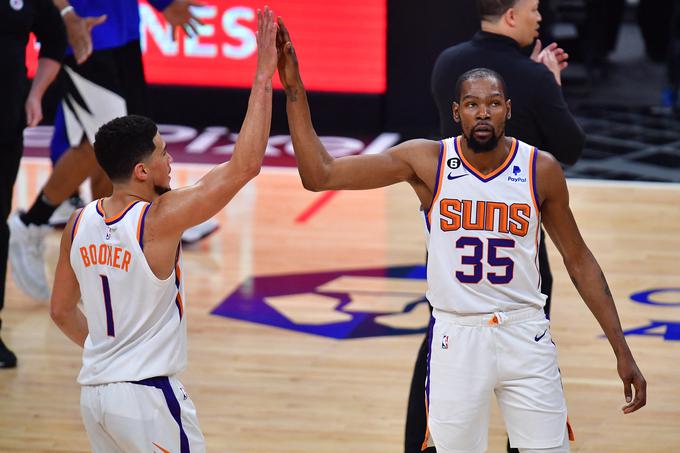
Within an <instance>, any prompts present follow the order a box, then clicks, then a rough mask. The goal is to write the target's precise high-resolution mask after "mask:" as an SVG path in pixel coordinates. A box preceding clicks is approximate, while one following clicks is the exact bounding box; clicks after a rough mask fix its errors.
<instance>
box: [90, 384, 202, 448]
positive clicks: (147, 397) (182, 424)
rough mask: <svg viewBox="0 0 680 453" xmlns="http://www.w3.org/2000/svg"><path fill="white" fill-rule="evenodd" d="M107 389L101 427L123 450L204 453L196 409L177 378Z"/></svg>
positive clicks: (108, 387)
mask: <svg viewBox="0 0 680 453" xmlns="http://www.w3.org/2000/svg"><path fill="white" fill-rule="evenodd" d="M105 390H106V391H105V393H103V397H102V408H103V410H102V424H103V427H104V429H105V430H106V432H107V433H108V434H109V435H110V436H111V438H112V439H113V440H114V441H115V443H116V444H117V445H119V446H120V448H121V449H122V450H123V451H125V452H131V453H132V452H139V453H143V452H148V451H152V450H154V451H155V450H161V451H163V449H165V450H167V451H172V452H180V451H181V452H185V451H192V452H197V453H199V452H203V451H205V440H204V438H203V434H202V433H201V431H200V429H199V427H198V419H197V418H196V408H195V407H194V405H193V403H192V402H191V399H190V398H189V396H188V395H187V394H186V392H184V390H183V388H182V386H181V384H180V383H179V381H178V380H177V379H175V378H172V377H170V378H168V377H156V378H150V379H144V380H143V381H137V382H136V383H132V382H119V383H115V384H109V385H107V386H106V389H105ZM154 447H156V448H155V449H154Z"/></svg>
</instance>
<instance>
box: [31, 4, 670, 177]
mask: <svg viewBox="0 0 680 453" xmlns="http://www.w3.org/2000/svg"><path fill="white" fill-rule="evenodd" d="M260 3H261V2H256V1H251V0H243V1H233V0H226V1H210V2H206V5H205V6H202V7H198V8H197V9H196V15H197V16H198V17H200V18H201V20H202V21H203V24H204V25H203V26H201V27H200V28H199V36H197V37H193V38H191V37H188V36H186V35H181V36H180V37H179V39H177V40H173V39H172V38H171V33H170V27H169V25H168V24H167V23H165V21H164V19H163V16H162V15H161V14H160V13H158V12H157V11H156V10H154V9H153V8H152V7H151V6H150V5H149V4H147V3H145V2H144V1H140V3H139V8H140V15H141V36H142V39H141V43H142V48H143V54H144V64H145V72H146V78H147V81H148V82H149V83H150V89H149V96H150V99H149V100H150V105H151V108H152V109H153V117H154V120H156V121H157V122H158V123H161V124H163V125H167V126H164V127H163V129H162V130H163V131H164V135H166V138H167V139H168V142H169V143H170V145H171V150H172V151H173V152H174V154H175V158H176V159H177V160H179V161H197V162H213V161H221V160H223V159H224V156H225V154H227V155H228V154H229V152H230V147H229V145H230V144H233V140H234V138H235V135H233V134H234V133H235V132H237V131H238V129H239V128H240V124H241V121H242V118H243V113H244V112H245V108H246V104H247V97H248V87H249V86H250V81H251V78H252V74H253V73H254V67H255V52H256V46H255V34H254V30H255V24H256V17H255V11H256V8H258V7H262V5H261V4H260ZM269 3H271V6H272V7H273V9H274V11H275V13H276V14H279V15H281V16H283V17H284V18H285V19H286V21H287V24H288V26H289V29H290V30H291V33H292V35H293V37H294V39H295V43H296V48H297V51H298V54H299V56H300V61H301V67H302V74H303V77H304V81H305V85H306V87H307V89H308V90H309V91H310V92H311V95H310V98H311V99H310V100H311V107H312V109H313V117H314V121H315V126H316V128H317V131H318V132H319V134H321V135H325V136H331V137H337V138H336V139H330V140H329V142H328V143H329V145H330V147H331V148H333V150H334V151H333V152H334V153H337V154H338V155H344V154H352V153H357V152H363V151H364V150H365V148H366V147H369V146H371V145H373V149H375V148H382V147H385V146H389V145H391V144H393V143H395V142H396V141H398V140H402V139H406V138H412V137H428V138H439V137H438V136H437V134H438V129H437V128H438V122H437V113H436V110H435V106H434V103H433V101H432V96H431V94H430V75H431V70H432V66H433V64H434V61H435V59H436V58H437V56H438V55H439V53H440V52H441V51H442V50H443V49H445V48H446V47H449V46H451V45H454V44H456V43H459V42H462V41H465V40H467V39H469V38H470V37H471V36H472V34H473V33H474V32H475V31H476V30H477V29H478V27H479V19H478V16H477V13H476V10H475V7H474V2H473V1H470V0H453V1H422V2H418V3H417V4H416V3H414V2H412V1H408V0H361V1H356V0H347V1H342V2H333V4H330V3H328V2H318V1H315V0H286V1H276V0H272V1H270V2H269ZM675 3H677V2H675ZM540 5H541V6H540V8H541V12H542V15H543V23H542V27H541V38H542V40H543V42H544V44H547V43H548V42H551V41H557V42H558V44H559V45H560V46H561V47H563V48H564V49H565V50H566V51H567V52H568V53H569V55H570V59H569V67H568V68H567V69H566V70H565V71H564V73H563V75H562V78H563V82H564V83H563V87H564V95H565V98H566V100H567V102H568V104H569V106H570V108H571V110H572V113H574V114H575V115H576V117H577V119H578V121H579V123H580V124H581V126H582V127H583V129H584V131H585V132H586V134H587V143H586V148H585V150H584V155H583V158H582V159H581V160H580V161H579V162H578V163H577V164H576V165H575V166H574V167H572V168H570V169H568V172H567V174H568V176H570V177H584V178H598V179H600V178H603V179H624V180H645V181H675V182H680V159H679V157H680V127H679V126H680V122H679V120H678V118H679V117H678V114H677V90H674V89H673V88H672V87H671V86H670V81H669V79H668V75H667V66H666V65H667V62H666V59H667V56H668V55H669V43H670V39H671V33H672V28H671V17H672V9H673V7H674V0H607V1H604V0H542V1H541V4H540ZM36 46H37V44H36V43H35V42H34V41H32V42H31V43H30V44H29V53H28V62H27V63H28V66H29V70H33V68H34V66H35V58H36V51H35V48H36ZM59 92H60V87H59V86H58V84H56V86H54V87H52V88H51V89H50V93H49V95H48V96H47V104H48V105H47V109H46V110H47V112H46V113H47V115H46V117H47V120H46V122H44V123H43V124H46V126H43V127H39V128H37V129H32V130H27V132H26V147H27V154H28V155H44V154H46V152H47V148H46V144H47V143H48V141H49V134H50V128H49V124H50V114H51V112H53V111H54V106H55V105H56V102H57V99H58V98H59ZM286 134H287V124H286V117H285V101H284V99H283V96H282V93H280V92H279V93H278V94H277V96H276V98H275V105H274V117H273V128H272V135H273V137H272V143H271V145H272V148H271V150H270V152H268V159H267V162H266V163H267V165H284V166H292V165H294V161H293V160H292V156H291V154H292V153H290V145H289V141H288V140H287V137H286ZM376 139H378V140H377V141H376ZM286 150H288V151H286Z"/></svg>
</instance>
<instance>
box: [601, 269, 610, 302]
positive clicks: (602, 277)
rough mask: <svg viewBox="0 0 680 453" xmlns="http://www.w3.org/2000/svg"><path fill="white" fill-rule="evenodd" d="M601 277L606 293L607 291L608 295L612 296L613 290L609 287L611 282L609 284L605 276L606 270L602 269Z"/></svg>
mask: <svg viewBox="0 0 680 453" xmlns="http://www.w3.org/2000/svg"><path fill="white" fill-rule="evenodd" d="M600 278H601V279H602V283H603V284H604V293H605V294H606V295H607V296H608V297H612V292H611V290H610V289H609V284H607V279H606V278H604V272H602V271H600Z"/></svg>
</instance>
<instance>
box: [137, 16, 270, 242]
mask: <svg viewBox="0 0 680 453" xmlns="http://www.w3.org/2000/svg"><path fill="white" fill-rule="evenodd" d="M275 39H276V23H275V21H274V16H273V14H272V12H271V10H269V8H265V10H264V11H262V12H260V11H258V31H257V46H258V57H257V70H256V74H255V79H254V81H253V87H252V90H251V93H250V99H249V101H248V111H247V112H246V116H245V119H244V121H243V126H242V127H241V131H240V133H239V137H238V140H237V141H236V144H235V146H234V153H233V155H232V158H231V160H230V161H228V162H225V163H223V164H221V165H218V166H217V167H215V168H214V169H212V170H211V171H210V172H208V173H207V174H206V175H205V176H204V177H203V178H201V179H200V180H199V181H198V182H197V183H196V184H194V185H192V186H189V187H184V188H181V189H177V190H172V191H170V192H167V193H166V194H164V195H162V196H160V197H159V198H158V199H157V200H156V201H155V202H154V203H153V204H152V207H151V208H150V209H149V213H148V216H147V220H146V222H147V228H148V229H149V233H150V235H151V236H153V237H154V238H159V237H163V238H168V239H169V240H171V241H174V242H175V243H176V242H177V241H178V240H179V237H180V235H181V234H182V232H183V231H184V230H185V229H186V228H189V227H191V226H194V225H197V224H199V223H201V222H203V221H205V220H207V219H209V218H210V217H212V216H214V215H215V214H216V213H218V212H219V211H220V210H221V209H222V208H223V207H224V206H225V205H226V204H227V203H228V202H229V201H230V200H231V199H232V198H233V197H234V196H235V195H236V193H237V192H238V191H239V190H240V189H241V188H242V187H243V186H244V185H246V184H247V183H248V181H250V180H251V179H253V178H254V177H255V176H257V174H258V173H259V172H260V168H261V166H262V159H263V157H264V152H265V149H266V147H267V139H268V137H269V130H270V125H271V111H272V85H271V78H272V76H273V75H274V72H275V71H276V43H275Z"/></svg>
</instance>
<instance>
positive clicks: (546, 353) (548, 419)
mask: <svg viewBox="0 0 680 453" xmlns="http://www.w3.org/2000/svg"><path fill="white" fill-rule="evenodd" d="M496 339H497V344H496V345H497V348H498V353H499V374H500V379H499V383H498V384H497V386H496V388H495V392H496V398H497V400H498V405H499V407H500V410H501V414H502V416H503V420H504V421H505V425H506V428H507V430H508V435H509V436H510V444H511V445H512V446H513V447H515V448H519V449H520V451H521V449H522V448H532V449H533V448H536V449H552V448H556V447H559V446H561V445H562V444H563V439H564V436H565V433H568V429H567V408H566V402H565V400H564V392H563V390H562V382H561V378H560V372H559V368H558V366H557V351H556V348H555V345H554V343H553V342H552V338H551V335H550V327H549V321H548V320H547V319H546V318H545V316H544V314H543V313H542V312H541V311H538V310H537V311H536V312H535V314H534V315H532V316H531V318H529V319H527V320H520V321H518V322H515V323H509V324H505V325H501V326H500V327H499V328H498V329H497V336H496ZM548 451H551V450H548Z"/></svg>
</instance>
